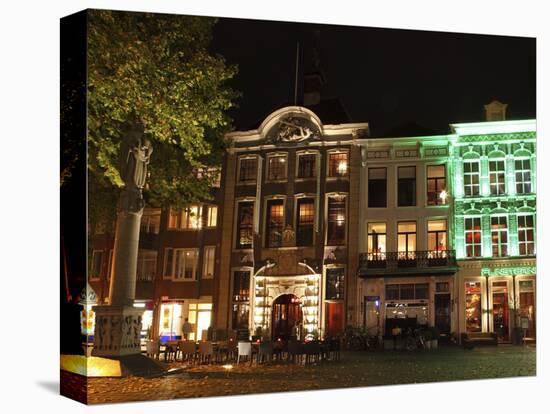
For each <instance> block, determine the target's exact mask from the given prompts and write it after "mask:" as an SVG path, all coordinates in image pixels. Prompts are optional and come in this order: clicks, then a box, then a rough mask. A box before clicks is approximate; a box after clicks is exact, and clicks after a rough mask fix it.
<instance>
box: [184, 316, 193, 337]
mask: <svg viewBox="0 0 550 414" xmlns="http://www.w3.org/2000/svg"><path fill="white" fill-rule="evenodd" d="M181 330H182V332H183V339H185V340H188V339H189V334H190V333H191V332H193V325H191V324H190V323H189V318H185V322H184V323H183V326H182V327H181Z"/></svg>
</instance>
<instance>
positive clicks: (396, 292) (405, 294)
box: [386, 283, 429, 300]
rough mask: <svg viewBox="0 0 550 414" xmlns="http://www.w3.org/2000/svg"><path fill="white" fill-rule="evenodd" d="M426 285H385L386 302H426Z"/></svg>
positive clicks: (427, 289) (427, 288)
mask: <svg viewBox="0 0 550 414" xmlns="http://www.w3.org/2000/svg"><path fill="white" fill-rule="evenodd" d="M427 299H429V285H428V283H402V284H388V285H386V300H427Z"/></svg>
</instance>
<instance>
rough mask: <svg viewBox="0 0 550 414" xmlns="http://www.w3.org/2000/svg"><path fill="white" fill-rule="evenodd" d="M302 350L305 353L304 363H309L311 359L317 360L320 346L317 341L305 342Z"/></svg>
mask: <svg viewBox="0 0 550 414" xmlns="http://www.w3.org/2000/svg"><path fill="white" fill-rule="evenodd" d="M304 350H305V354H306V365H307V364H311V363H312V362H313V361H315V362H318V361H319V355H320V354H321V346H320V344H319V342H318V341H312V342H307V343H306V344H305V346H304Z"/></svg>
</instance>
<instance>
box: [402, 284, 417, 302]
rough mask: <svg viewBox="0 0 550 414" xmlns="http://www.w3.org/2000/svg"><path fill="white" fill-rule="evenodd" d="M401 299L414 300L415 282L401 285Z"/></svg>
mask: <svg viewBox="0 0 550 414" xmlns="http://www.w3.org/2000/svg"><path fill="white" fill-rule="evenodd" d="M399 299H400V300H412V299H414V284H412V283H410V284H403V285H399Z"/></svg>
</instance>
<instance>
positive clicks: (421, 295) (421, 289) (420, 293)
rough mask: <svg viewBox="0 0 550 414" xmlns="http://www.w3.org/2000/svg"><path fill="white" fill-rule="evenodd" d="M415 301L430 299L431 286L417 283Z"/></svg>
mask: <svg viewBox="0 0 550 414" xmlns="http://www.w3.org/2000/svg"><path fill="white" fill-rule="evenodd" d="M414 298H415V299H429V285H428V284H427V283H416V284H415V285H414Z"/></svg>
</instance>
